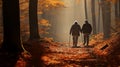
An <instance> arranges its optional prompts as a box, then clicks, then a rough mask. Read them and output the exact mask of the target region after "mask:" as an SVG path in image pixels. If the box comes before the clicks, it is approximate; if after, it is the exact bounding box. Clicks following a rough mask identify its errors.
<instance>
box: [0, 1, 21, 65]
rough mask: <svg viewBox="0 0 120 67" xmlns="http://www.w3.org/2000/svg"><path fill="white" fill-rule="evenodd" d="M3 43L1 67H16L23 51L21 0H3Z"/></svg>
mask: <svg viewBox="0 0 120 67" xmlns="http://www.w3.org/2000/svg"><path fill="white" fill-rule="evenodd" d="M2 9H3V30H4V32H3V33H4V36H3V43H2V52H3V54H2V55H1V56H2V57H0V59H1V60H0V63H1V64H0V67H14V65H15V64H16V62H17V60H18V58H19V54H20V53H21V52H22V51H23V49H22V47H21V40H20V15H19V0H12V1H10V0H3V5H2Z"/></svg>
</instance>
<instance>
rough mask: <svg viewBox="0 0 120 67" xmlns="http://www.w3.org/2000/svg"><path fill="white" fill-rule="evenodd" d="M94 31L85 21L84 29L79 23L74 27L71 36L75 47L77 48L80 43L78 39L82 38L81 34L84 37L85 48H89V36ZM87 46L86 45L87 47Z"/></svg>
mask: <svg viewBox="0 0 120 67" xmlns="http://www.w3.org/2000/svg"><path fill="white" fill-rule="evenodd" d="M91 31H92V27H91V25H90V24H89V23H88V21H85V24H83V26H82V29H81V27H80V25H79V24H78V22H77V21H75V23H74V24H73V25H72V27H71V29H70V35H71V34H72V36H73V47H77V43H78V37H79V36H80V33H83V35H84V43H83V45H84V46H86V47H87V46H88V44H89V35H90V33H91ZM85 44H86V45H85Z"/></svg>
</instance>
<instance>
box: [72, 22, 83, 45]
mask: <svg viewBox="0 0 120 67" xmlns="http://www.w3.org/2000/svg"><path fill="white" fill-rule="evenodd" d="M80 32H81V27H80V25H79V24H78V23H77V21H75V23H74V24H73V25H72V27H71V29H70V35H71V34H72V36H73V47H77V43H78V37H79V36H80Z"/></svg>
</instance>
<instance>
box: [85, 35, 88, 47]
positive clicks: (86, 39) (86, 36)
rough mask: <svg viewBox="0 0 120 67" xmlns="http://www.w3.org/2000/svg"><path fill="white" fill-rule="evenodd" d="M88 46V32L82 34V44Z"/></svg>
mask: <svg viewBox="0 0 120 67" xmlns="http://www.w3.org/2000/svg"><path fill="white" fill-rule="evenodd" d="M85 44H86V46H88V44H89V34H84V45H85Z"/></svg>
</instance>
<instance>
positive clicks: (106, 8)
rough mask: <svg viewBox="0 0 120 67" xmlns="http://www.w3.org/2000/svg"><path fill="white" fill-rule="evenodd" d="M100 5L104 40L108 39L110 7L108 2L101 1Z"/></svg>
mask: <svg viewBox="0 0 120 67" xmlns="http://www.w3.org/2000/svg"><path fill="white" fill-rule="evenodd" d="M101 3H102V5H101V6H102V18H103V33H104V39H107V38H109V37H110V24H111V7H110V5H111V4H110V2H106V1H105V0H101Z"/></svg>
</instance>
